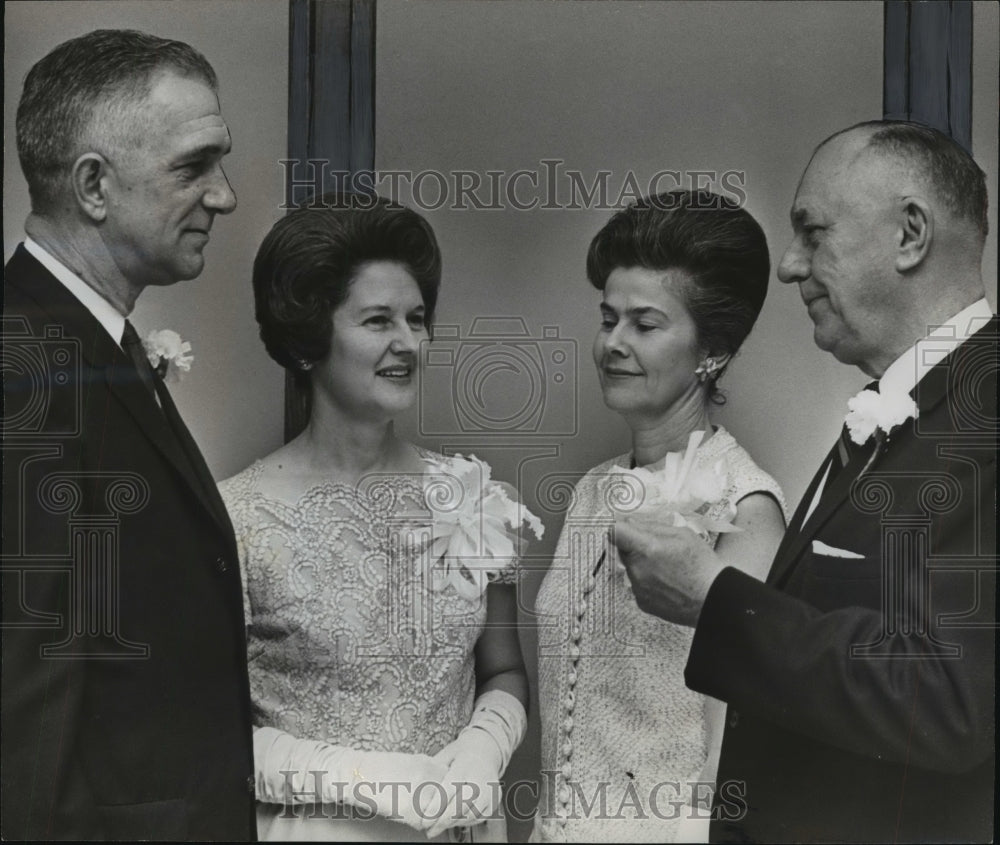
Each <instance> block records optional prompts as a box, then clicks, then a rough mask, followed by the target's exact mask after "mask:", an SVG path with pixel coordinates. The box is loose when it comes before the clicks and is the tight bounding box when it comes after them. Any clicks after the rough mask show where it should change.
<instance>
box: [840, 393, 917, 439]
mask: <svg viewBox="0 0 1000 845" xmlns="http://www.w3.org/2000/svg"><path fill="white" fill-rule="evenodd" d="M847 408H848V412H847V417H846V418H845V420H844V421H845V422H846V423H847V430H848V432H849V433H850V435H851V440H853V441H854V442H855V443H857V444H858V445H859V446H863V445H864V444H865V443H867V442H868V441H869V440H870V439H871V437H872V435H877V434H879V433H881V435H882V436H883V438H884V439H886V440H888V438H889V435H891V434H892V432H893V430H894V429H895V428H897V427H898V426H900V425H902V424H903V423H904V422H906V421H907V420H908V419H910V418H911V417H912V418H913V419H916V418H917V416H918V414H919V413H920V412H919V410H918V408H917V403H916V402H914V401H913V397H912V396H910V394H909V392H908V391H906V390H899V389H892V388H891V387H887V386H882V387H881V392H879V391H875V390H867V389H866V390H862V391H861V392H860V393H858V394H857V395H856V396H852V397H851V398H850V399H848V400H847Z"/></svg>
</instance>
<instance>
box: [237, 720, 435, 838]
mask: <svg viewBox="0 0 1000 845" xmlns="http://www.w3.org/2000/svg"><path fill="white" fill-rule="evenodd" d="M253 757H254V767H255V769H256V775H257V800H258V801H264V802H267V803H271V804H286V803H292V804H318V803H327V804H335V803H343V804H349V805H351V806H353V807H357V808H359V809H361V810H364V811H366V812H367V813H369V814H372V815H379V816H384V817H386V818H388V819H391V820H393V821H398V822H402V823H403V824H406V825H409V826H410V827H412V828H415V829H416V830H424V829H426V828H427V827H428V826H429V825H430V824H432V823H434V822H435V821H436V820H437V819H438V816H439V814H440V812H441V798H440V790H438V789H430V788H429V789H419V788H418V787H419V785H420V784H422V783H426V782H428V781H430V782H433V783H441V782H442V781H443V780H444V778H445V777H446V774H447V766H446V765H445V764H444V763H442V762H440V761H438V760H436V759H435V758H433V757H429V756H428V755H426V754H401V753H396V752H393V751H358V750H357V749H354V748H345V747H343V746H339V745H330V744H329V743H326V742H319V741H316V740H310V739H297V738H296V737H294V736H292V735H291V734H288V733H285V732H284V731H280V730H278V729H276V728H254V732H253ZM421 807H423V809H424V812H425V813H426V814H425V815H421V812H420V810H421Z"/></svg>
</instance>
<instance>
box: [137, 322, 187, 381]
mask: <svg viewBox="0 0 1000 845" xmlns="http://www.w3.org/2000/svg"><path fill="white" fill-rule="evenodd" d="M142 345H143V348H145V350H146V357H147V358H149V363H150V365H151V366H152V367H153V369H154V370H155V371H156V374H157V375H158V376H159V377H160V378H162V379H163V380H164V381H165V382H168V383H174V382H178V381H180V380H181V374H182V373H187V372H190V371H191V362H192V361H194V355H192V354H191V344H190V343H188V342H187V341H186V340H181V336H180V335H179V334H177V332H175V331H171V330H170V329H160V330H159V331H151V332H150V333H149V334H148V335H146V339H145V340H144V341H143V342H142Z"/></svg>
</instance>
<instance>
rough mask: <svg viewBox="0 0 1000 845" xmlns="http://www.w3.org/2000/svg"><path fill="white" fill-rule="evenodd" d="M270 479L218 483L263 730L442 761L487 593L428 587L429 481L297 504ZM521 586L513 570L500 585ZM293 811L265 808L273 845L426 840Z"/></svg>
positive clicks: (380, 822)
mask: <svg viewBox="0 0 1000 845" xmlns="http://www.w3.org/2000/svg"><path fill="white" fill-rule="evenodd" d="M422 455H423V456H424V457H428V456H431V455H432V453H429V452H422ZM433 458H435V459H436V460H449V459H446V458H443V457H442V456H440V455H433ZM262 470H263V464H261V463H260V462H257V463H255V464H253V465H251V466H250V467H249V468H248V469H246V470H244V471H243V472H241V473H240V474H239V475H236V476H233V477H232V478H230V479H228V480H227V481H225V482H223V483H222V484H221V485H220V491H221V493H222V496H223V499H224V500H225V503H226V506H227V508H228V509H229V514H230V517H231V518H232V522H233V527H234V529H235V531H236V539H237V544H238V547H239V552H240V562H241V568H242V574H243V577H244V586H245V601H246V603H247V605H246V608H245V610H246V619H247V643H248V656H249V669H250V691H251V697H252V702H253V719H254V725H256V726H270V727H275V728H278V729H280V730H283V731H287V732H288V733H290V734H292V735H294V736H296V737H299V738H305V739H317V740H325V741H327V742H330V743H332V744H334V745H341V746H348V747H352V748H358V749H362V750H365V751H397V752H407V753H422V754H429V755H433V754H435V753H437V752H438V751H439V750H441V748H443V747H444V746H445V745H446V744H448V743H449V742H451V741H452V740H453V739H454V738H455V737H456V736H457V735H458V732H459V731H460V730H461V729H462V728H463V727H465V725H466V724H468V721H469V718H470V716H471V713H472V704H473V698H474V695H475V686H476V679H475V659H474V654H473V649H474V647H475V644H476V640H477V639H478V638H479V634H480V632H481V631H482V628H483V623H484V622H485V619H486V596H485V593H484V594H483V595H482V596H481V597H479V598H477V599H475V600H470V599H467V598H462V597H461V596H459V595H458V593H457V592H456V591H455V589H454V588H453V587H452V586H448V587H446V588H445V589H443V590H441V591H440V592H435V591H433V590H431V589H429V588H428V586H427V584H428V583H429V579H428V572H427V569H428V567H429V555H428V554H427V553H426V543H421V538H420V537H419V536H418V535H419V533H420V532H416V534H415V533H414V532H413V531H412V526H413V525H414V523H415V522H416V523H420V522H423V523H424V524H427V522H428V520H429V512H428V511H427V509H426V507H425V503H424V476H421V475H412V476H406V475H391V476H390V475H386V476H380V477H371V478H369V479H366V481H365V482H364V483H363V484H362V485H359V486H358V487H351V486H347V485H342V484H332V483H331V484H323V485H320V486H317V487H313V488H312V489H310V490H309V491H308V492H306V493H305V494H304V495H303V496H302V497H301V498H300V499H299V500H298V501H297V502H294V503H292V502H285V501H279V500H276V499H273V498H269V497H267V496H265V495H264V494H263V493H262V492H261V491H260V490H259V489H258V480H259V478H260V475H261V472H262ZM514 577H515V574H514V570H513V565H511V566H510V567H508V569H507V570H506V571H504V572H502V573H500V575H499V580H502V581H510V580H513V578H514ZM282 809H283V808H282V807H281V806H278V805H264V804H258V833H259V836H260V838H261V839H313V840H315V839H326V840H331V839H341V840H343V839H366V840H373V841H374V840H402V841H406V840H413V839H415V838H416V839H419V838H420V834H419V833H418V832H416V831H415V830H413V829H412V828H409V827H406V826H405V825H402V824H400V823H397V822H393V821H389V820H388V819H383V818H376V819H372V820H366V821H363V822H360V821H358V820H352V819H350V818H335V819H329V820H327V819H317V818H313V819H302V818H301V817H302V816H304V815H308V814H307V813H302V812H301V808H300V811H299V812H298V813H297V816H298V817H299V818H295V819H289V818H281V817H280V816H281V815H282ZM323 810H324V814H325V815H338V814H339V815H341V816H348V815H350V814H349V813H345V811H344V810H343V808H337V807H324V808H323ZM284 815H286V816H287V815H289V813H288V812H287V811H286V812H285V813H284Z"/></svg>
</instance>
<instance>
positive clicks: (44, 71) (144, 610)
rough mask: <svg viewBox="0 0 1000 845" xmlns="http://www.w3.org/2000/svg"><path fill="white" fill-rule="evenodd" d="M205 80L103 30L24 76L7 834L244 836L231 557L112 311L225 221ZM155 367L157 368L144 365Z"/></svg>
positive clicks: (196, 270)
mask: <svg viewBox="0 0 1000 845" xmlns="http://www.w3.org/2000/svg"><path fill="white" fill-rule="evenodd" d="M230 146H231V143H230V138H229V130H228V128H227V126H226V123H225V121H224V119H223V117H222V114H221V112H220V109H219V101H218V97H217V81H216V76H215V72H214V71H213V69H212V67H211V65H210V64H209V63H208V62H207V61H206V60H205V58H204V57H203V56H202V55H201V54H200V53H198V51H196V50H195V49H194V48H192V47H190V46H189V45H187V44H184V43H181V42H178V41H170V40H166V39H162V38H157V37H155V36H152V35H147V34H145V33H141V32H135V31H127V30H99V31H95V32H91V33H89V34H87V35H83V36H81V37H79V38H75V39H72V40H70V41H67V42H65V43H63V44H60V45H59V46H57V47H56V48H55V49H54V50H52V52H50V53H49V54H48V55H47V56H45V58H43V59H42V60H41V61H39V62H38V63H37V64H35V65H34V67H32V69H31V71H30V72H29V73H28V75H27V77H26V79H25V83H24V91H23V94H22V97H21V100H20V104H19V106H18V111H17V148H18V155H19V157H20V160H21V166H22V169H23V170H24V174H25V177H26V178H27V181H28V186H29V191H30V194H31V207H32V208H31V214H30V215H29V217H28V219H27V221H26V223H25V231H26V234H27V237H26V238H25V241H24V243H23V244H21V245H20V246H18V248H17V250H16V252H15V253H14V255H13V257H12V258H11V260H10V261H9V263H8V264H7V266H6V268H5V278H4V318H3V358H4V399H5V412H4V430H3V449H4V454H3V458H4V467H3V472H4V475H3V483H4V491H3V493H4V495H3V499H4V504H3V508H4V511H3V513H4V532H3V568H2V573H3V584H2V588H3V675H2V705H0V716H2V725H3V727H2V756H3V760H2V762H3V767H2V811H3V814H2V834H3V837H4V838H6V839H176V840H181V839H236V840H248V839H253V838H255V827H254V778H253V759H252V742H251V724H250V701H249V687H248V681H247V670H246V643H245V632H244V620H243V603H242V590H241V586H240V576H239V564H238V558H237V550H236V542H235V539H234V537H233V531H232V526H231V525H230V522H229V518H228V516H227V514H226V510H225V507H224V505H223V503H222V501H221V499H220V498H219V495H218V493H217V491H216V487H215V483H214V480H213V479H212V476H211V474H210V473H209V470H208V468H207V466H206V465H205V461H204V459H203V458H202V455H201V453H200V451H199V450H198V447H197V445H196V444H195V442H194V440H193V439H192V437H191V435H190V433H189V432H188V430H187V428H186V426H185V425H184V423H183V421H182V420H181V418H180V415H179V414H178V412H177V409H176V407H175V406H174V403H173V400H172V399H171V397H170V393H169V392H168V391H167V389H166V386H165V385H164V383H163V378H162V375H163V370H164V369H166V368H168V367H170V366H176V361H175V360H172V359H171V358H170V355H169V353H168V352H166V351H164V352H162V353H158V352H157V351H156V350H154V349H151V348H150V347H149V345H148V343H147V344H145V345H144V344H143V342H142V341H141V340H140V339H139V337H138V335H137V333H136V330H135V329H134V327H133V326H132V325H131V323H130V322H129V320H128V317H129V315H130V314H131V312H132V309H133V307H134V305H135V303H136V300H137V298H138V297H139V296H140V294H141V293H142V291H143V290H144V289H145V288H146V287H147V286H149V285H157V286H163V285H173V284H175V283H176V282H179V281H182V280H190V279H194V278H195V277H197V276H198V275H199V274H200V273H201V271H202V268H203V266H204V257H203V254H202V253H203V250H204V248H205V246H206V244H207V243H208V241H209V237H210V234H209V233H210V230H211V228H212V224H213V222H214V220H215V217H216V216H217V215H219V214H228V213H230V212H231V211H232V210H233V209H234V208H235V207H236V196H235V194H234V193H233V191H232V188H231V187H230V185H229V181H228V180H227V178H226V175H225V173H224V172H223V169H222V159H223V157H224V156H225V155H226V154H227V153H228V152H229V150H230ZM154 364H155V365H156V366H155V367H154Z"/></svg>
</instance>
